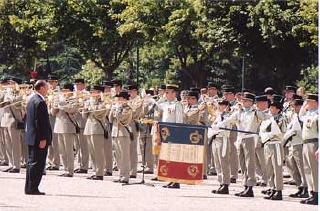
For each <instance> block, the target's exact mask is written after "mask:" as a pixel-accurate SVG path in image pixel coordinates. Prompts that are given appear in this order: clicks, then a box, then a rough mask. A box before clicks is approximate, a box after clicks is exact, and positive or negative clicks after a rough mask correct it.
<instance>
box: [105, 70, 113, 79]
mask: <svg viewBox="0 0 320 211" xmlns="http://www.w3.org/2000/svg"><path fill="white" fill-rule="evenodd" d="M104 77H105V79H106V80H108V81H111V80H112V79H113V70H111V69H110V68H106V69H104Z"/></svg>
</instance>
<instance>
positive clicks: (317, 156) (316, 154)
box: [315, 149, 319, 160]
mask: <svg viewBox="0 0 320 211" xmlns="http://www.w3.org/2000/svg"><path fill="white" fill-rule="evenodd" d="M315 156H316V159H317V160H319V149H318V150H317V151H316V153H315Z"/></svg>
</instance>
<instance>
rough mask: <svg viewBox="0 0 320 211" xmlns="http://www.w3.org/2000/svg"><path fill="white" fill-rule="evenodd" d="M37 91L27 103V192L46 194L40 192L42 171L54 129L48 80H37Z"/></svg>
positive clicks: (29, 193) (30, 193)
mask: <svg viewBox="0 0 320 211" xmlns="http://www.w3.org/2000/svg"><path fill="white" fill-rule="evenodd" d="M34 88H35V93H34V94H33V95H32V96H31V97H30V99H29V101H28V104H27V120H26V131H25V142H26V144H27V145H28V165H27V173H26V184H25V194H28V195H44V194H45V193H43V192H40V191H39V189H38V186H39V184H40V181H41V178H42V173H43V171H44V168H45V164H46V157H47V151H48V146H49V145H51V140H52V130H51V126H50V122H49V114H48V109H47V105H46V102H45V98H44V97H45V96H46V95H47V92H48V85H47V83H46V81H43V80H39V81H37V82H36V84H35V86H34Z"/></svg>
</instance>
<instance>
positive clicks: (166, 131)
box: [161, 127, 170, 141]
mask: <svg viewBox="0 0 320 211" xmlns="http://www.w3.org/2000/svg"><path fill="white" fill-rule="evenodd" d="M169 136H170V130H169V128H167V127H164V128H162V129H161V137H162V139H163V140H164V141H166V140H167V138H168V137H169Z"/></svg>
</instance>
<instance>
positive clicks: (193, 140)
mask: <svg viewBox="0 0 320 211" xmlns="http://www.w3.org/2000/svg"><path fill="white" fill-rule="evenodd" d="M189 138H190V141H191V143H193V144H198V143H199V142H200V141H201V139H202V138H203V136H202V135H201V134H199V131H197V130H196V131H195V132H193V133H190V136H189Z"/></svg>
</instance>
